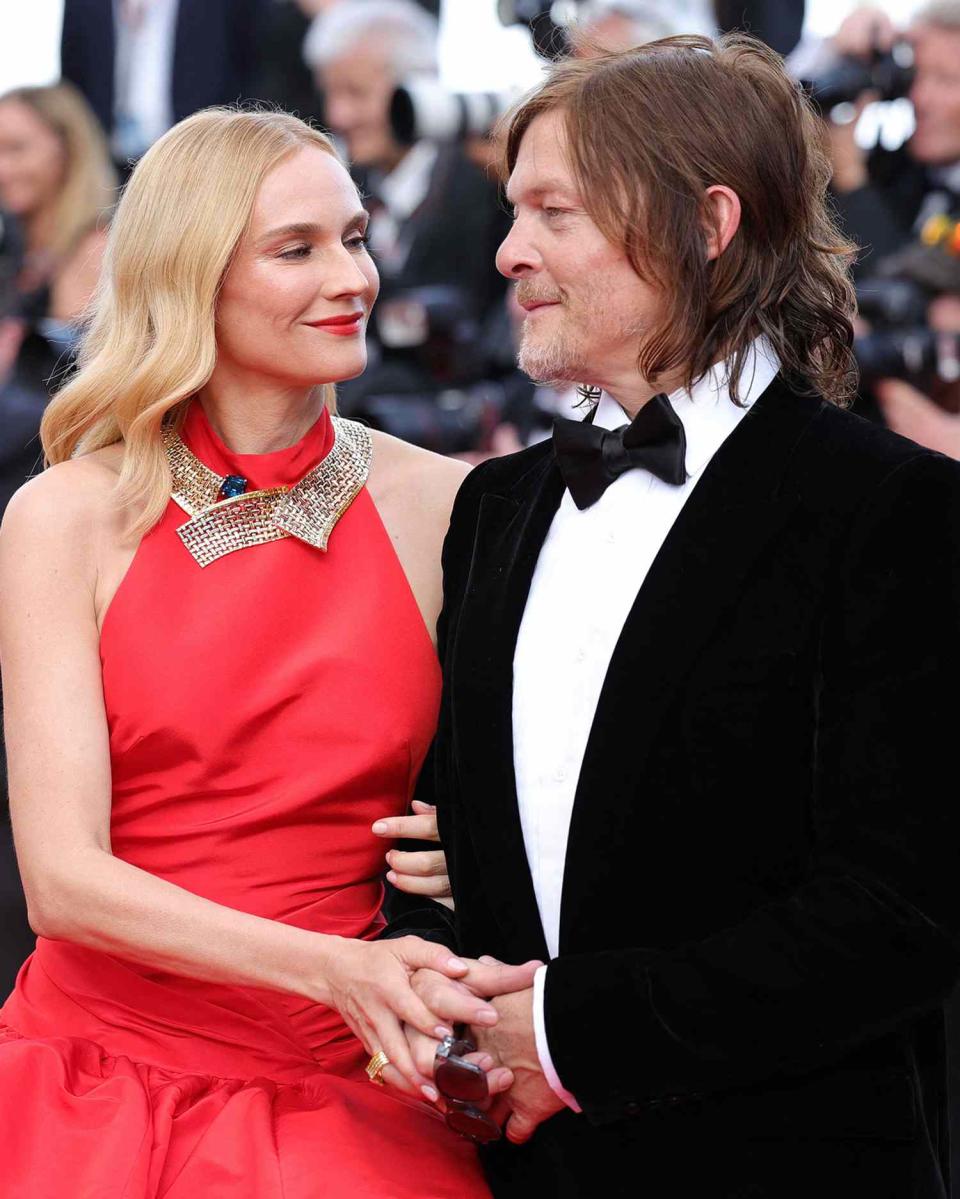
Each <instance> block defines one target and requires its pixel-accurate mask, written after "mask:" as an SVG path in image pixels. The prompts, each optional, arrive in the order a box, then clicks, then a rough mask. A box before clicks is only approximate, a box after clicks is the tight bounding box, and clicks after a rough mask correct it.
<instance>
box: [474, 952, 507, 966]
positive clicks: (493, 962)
mask: <svg viewBox="0 0 960 1199" xmlns="http://www.w3.org/2000/svg"><path fill="white" fill-rule="evenodd" d="M477 961H480V962H483V964H484V965H485V966H500V965H502V963H501V962H498V961H497V959H496V958H492V957H491V956H490V955H489V954H488V953H485V954H484V955H483V957H482V958H478V959H477Z"/></svg>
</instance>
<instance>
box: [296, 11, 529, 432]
mask: <svg viewBox="0 0 960 1199" xmlns="http://www.w3.org/2000/svg"><path fill="white" fill-rule="evenodd" d="M437 32H438V27H437V21H436V19H435V18H434V17H432V16H431V15H430V14H428V13H427V12H425V11H424V10H423V8H421V7H420V6H419V5H418V4H416V3H414V2H413V0H357V2H355V3H349V4H347V3H344V4H337V5H334V6H333V7H332V8H330V9H329V10H328V11H327V12H325V13H323V14H322V15H320V16H318V17H317V18H316V19H315V20H314V22H313V24H312V25H311V27H310V31H309V33H308V35H307V39H306V42H305V45H304V56H305V58H306V60H307V62H308V64H309V65H310V66H311V68H312V69H313V71H314V74H315V78H316V82H317V86H318V87H319V88H320V89H321V90H322V91H323V93H324V98H325V110H326V119H327V123H328V125H329V127H330V128H331V129H332V131H333V132H334V133H335V134H336V135H337V136H338V137H339V138H340V139H341V141H342V142H343V145H344V147H345V150H346V154H347V157H348V158H349V161H350V166H351V169H352V170H353V172H354V176H355V178H356V179H357V182H358V183H359V185H360V188H361V191H362V193H363V196H364V203H365V205H366V207H367V208H368V209H369V211H370V213H371V218H372V219H371V222H370V229H369V236H370V249H371V252H372V254H373V256H374V258H375V259H376V262H377V267H378V269H379V271H380V278H381V291H380V300H379V303H378V305H377V309H376V312H375V314H374V319H373V322H372V323H371V329H370V333H369V335H368V337H369V341H370V343H371V344H370V345H369V349H370V352H371V353H370V365H369V366H368V368H367V371H366V373H365V374H364V375H363V376H362V378H361V379H359V380H357V381H356V383H351V384H348V385H346V386H344V387H342V388H341V389H339V394H340V398H341V406H342V408H343V411H344V412H346V413H347V414H348V415H362V416H364V417H366V418H367V419H369V420H370V421H371V423H373V424H374V425H376V426H378V427H381V428H385V429H387V431H388V432H392V433H396V434H398V435H399V436H402V437H405V438H406V439H408V440H412V441H416V442H418V443H419V444H421V445H428V446H429V447H430V448H432V449H438V450H441V451H446V452H453V451H458V450H465V449H470V448H473V447H472V446H471V445H469V444H464V443H463V442H462V441H458V439H457V438H453V439H450V438H448V436H447V435H446V434H445V433H444V431H443V429H441V428H440V427H439V426H440V423H442V417H443V410H444V404H445V403H446V402H447V399H449V397H450V396H451V395H453V394H454V393H455V391H456V389H462V388H467V387H470V386H471V385H473V384H476V383H479V382H481V381H483V380H484V379H485V378H486V377H487V373H488V370H489V362H488V358H487V355H486V354H485V351H484V336H483V334H484V330H485V329H486V327H487V324H488V322H489V321H490V320H491V319H492V318H493V316H494V314H495V313H496V311H497V310H498V309H499V308H500V306H501V302H502V298H503V294H504V290H505V283H504V280H503V279H502V278H501V277H500V276H499V274H498V273H497V270H496V267H495V265H494V258H495V255H496V251H497V248H498V246H499V245H500V242H501V241H502V240H503V238H504V236H505V235H506V232H507V229H508V227H509V220H508V218H507V216H506V213H505V211H504V210H503V208H502V207H501V204H500V201H499V196H498V192H497V186H496V183H495V181H494V180H493V179H491V178H488V177H487V176H486V175H485V174H484V173H483V171H482V170H481V169H480V168H479V167H478V166H477V165H476V164H475V163H474V162H473V161H472V160H471V158H470V157H469V156H468V154H467V152H466V150H465V149H464V147H463V146H462V145H460V144H459V143H458V142H456V141H446V142H437V141H433V140H429V139H425V138H419V139H418V138H417V135H416V134H414V135H413V139H412V144H409V145H406V144H403V143H402V142H401V141H400V140H399V139H398V137H397V135H396V134H395V132H394V130H393V127H392V126H391V121H390V104H391V100H392V97H393V94H394V91H395V90H396V88H397V86H398V84H400V83H402V82H405V81H407V80H409V79H411V78H416V77H418V76H426V77H435V76H436V74H437ZM444 396H446V397H447V399H444ZM473 436H474V435H473V434H472V433H471V434H469V435H467V441H468V442H469V441H470V440H472V439H473Z"/></svg>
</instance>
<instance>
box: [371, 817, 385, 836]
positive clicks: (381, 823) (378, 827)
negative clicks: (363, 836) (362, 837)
mask: <svg viewBox="0 0 960 1199" xmlns="http://www.w3.org/2000/svg"><path fill="white" fill-rule="evenodd" d="M373 831H374V832H375V833H377V834H378V835H380V836H382V835H383V834H384V833H385V832H386V831H387V822H386V821H385V820H378V821H377V822H376V823H375V824H374V826H373Z"/></svg>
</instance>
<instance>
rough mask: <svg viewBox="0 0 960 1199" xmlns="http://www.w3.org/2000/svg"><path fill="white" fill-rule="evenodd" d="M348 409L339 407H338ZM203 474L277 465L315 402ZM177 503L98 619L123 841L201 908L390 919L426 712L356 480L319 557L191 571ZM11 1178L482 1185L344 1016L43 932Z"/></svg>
mask: <svg viewBox="0 0 960 1199" xmlns="http://www.w3.org/2000/svg"><path fill="white" fill-rule="evenodd" d="M339 427H341V428H342V427H343V426H342V425H341V426H339ZM182 438H183V443H184V444H185V445H186V446H187V447H188V448H189V449H190V450H191V451H192V452H193V454H194V455H196V458H197V459H199V460H200V462H202V463H203V464H205V466H206V467H208V468H211V469H212V471H213V472H215V474H216V475H217V476H229V475H239V476H243V477H244V478H245V479H247V480H248V481H249V485H250V487H251V488H272V487H277V486H288V487H289V486H291V485H294V484H296V483H297V482H298V481H299V480H301V479H302V478H303V476H304V475H305V474H307V473H308V472H310V471H311V470H312V468H314V467H315V466H316V465H317V464H318V463H319V462H320V461H321V460H323V459H324V458H325V457H326V455H327V454H328V453H329V452H330V450H331V447H332V446H333V443H334V439H335V431H334V422H333V421H332V420H331V418H330V416H329V415H328V414H327V413H324V415H323V416H322V417H321V419H320V420H319V421H318V422H317V424H316V425H315V426H314V427H313V428H312V429H311V430H310V432H309V433H308V434H307V435H306V436H305V437H304V439H303V440H302V441H301V442H299V443H298V444H297V445H295V446H292V447H290V448H289V449H285V450H281V451H279V452H277V453H270V454H257V455H246V454H244V455H238V454H234V453H232V452H231V451H230V450H228V449H227V447H226V446H225V445H224V444H223V442H222V441H221V440H220V439H219V438H218V437H217V435H216V434H215V433H214V431H213V429H212V428H211V427H210V425H209V423H208V421H207V419H206V416H205V414H204V412H203V409H202V407H201V405H200V404H199V403H196V402H195V403H193V404H192V405H191V407H190V410H189V412H188V415H187V419H186V421H185V424H184V428H183V431H182ZM188 519H189V518H188V516H187V514H186V513H185V512H184V510H183V509H182V508H181V507H180V506H179V505H178V504H177V503H175V502H174V501H173V500H171V502H170V504H169V505H168V507H167V510H166V513H165V515H164V517H163V518H162V520H161V521H160V523H159V524H158V525H157V526H156V527H155V528H154V529H152V530H151V531H150V532H149V533H148V534H147V535H146V536H145V537H144V539H143V541H142V542H141V545H140V547H139V549H138V550H137V553H136V556H135V557H134V560H133V563H132V565H131V567H130V569H129V571H128V573H127V575H126V577H125V578H124V580H123V582H122V583H121V585H120V588H119V590H118V592H117V594H116V596H115V598H114V600H113V602H112V604H111V607H110V609H109V611H108V613H107V616H106V618H105V622H104V627H103V632H102V637H101V660H102V665H103V691H104V700H105V705H106V713H107V719H108V723H109V734H110V754H111V763H112V771H113V804H112V816H111V837H112V847H113V852H114V854H115V855H116V856H117V857H119V858H122V859H124V860H125V861H127V862H130V863H132V864H133V865H135V866H139V867H141V868H142V869H143V870H147V871H149V872H150V873H151V874H154V875H156V876H158V877H159V878H163V879H167V880H169V881H170V882H172V883H176V884H177V885H178V886H180V887H183V888H184V889H185V890H187V891H190V892H192V893H194V894H196V895H202V896H204V897H206V898H207V899H210V900H213V901H214V902H216V903H219V904H224V905H225V906H227V907H231V908H235V909H238V910H241V911H244V912H251V913H254V914H256V915H258V916H264V917H267V918H268V919H271V920H277V921H281V922H283V923H286V924H292V925H295V926H297V927H300V928H306V929H312V930H314V931H317V932H323V933H335V934H338V935H340V936H345V937H360V938H367V939H369V938H372V937H375V936H376V935H377V932H378V931H379V930H380V929H381V928H382V926H383V919H382V917H381V915H380V906H381V902H382V898H383V888H382V884H381V874H382V871H383V869H384V862H383V854H384V845H383V843H382V842H381V841H380V840H379V839H378V838H376V837H375V836H374V835H373V834H372V833H371V831H370V825H371V823H372V822H373V821H374V820H376V819H377V818H378V817H381V816H391V815H397V814H400V813H402V812H403V811H405V809H406V806H407V803H408V801H409V798H410V795H411V791H412V788H413V785H414V781H415V779H416V776H417V772H418V770H419V768H420V765H421V763H422V761H423V758H424V755H425V753H426V750H427V746H428V744H429V742H430V738H431V736H432V733H433V729H434V724H435V720H436V715H437V707H438V702H439V689H440V675H439V667H438V664H437V660H436V656H435V653H434V650H433V646H432V645H431V643H430V638H429V636H428V634H427V631H426V628H425V626H424V623H423V620H422V618H421V615H420V611H419V609H418V607H417V604H416V601H415V600H414V597H413V594H412V592H411V590H410V587H409V585H408V583H407V580H406V577H405V575H404V573H403V570H402V567H401V565H400V563H399V561H398V559H397V556H396V554H395V552H394V549H393V546H392V545H391V542H390V539H389V536H388V534H387V532H386V530H385V529H384V526H383V524H382V523H381V521H380V518H379V516H378V514H377V511H376V508H375V507H374V504H373V501H372V499H371V497H370V495H369V493H368V491H367V490H366V488H365V487H363V488H361V489H360V490H359V492H357V494H356V496H355V498H354V499H353V501H352V503H350V506H349V507H348V508H347V509H346V511H345V512H344V513H343V514H342V516H341V517H340V519H339V521H338V523H337V524H336V527H335V529H334V530H333V532H332V535H331V536H330V540H329V545H328V548H327V551H326V552H323V551H322V550H321V549H319V548H315V547H314V546H313V545H311V544H308V542H307V541H306V540H302V539H300V538H299V537H294V536H284V537H281V538H280V539H276V540H272V541H268V542H266V543H264V544H256V545H249V546H247V548H244V549H241V550H239V552H233V553H228V554H226V555H225V556H222V557H219V558H217V559H216V560H215V561H212V562H211V563H210V565H208V566H206V567H204V568H202V569H201V567H200V566H199V565H198V563H197V561H195V560H194V557H193V556H191V552H190V551H188V549H187V548H186V545H185V543H184V541H182V540H181V536H180V534H179V533H178V529H179V528H180V527H181V526H183V525H184V523H185V522H186V521H187V520H188ZM0 1021H2V1023H0V1194H2V1195H3V1197H4V1199H148V1197H149V1199H154V1197H156V1199H221V1197H222V1199H321V1197H322V1199H341V1197H342V1199H387V1197H390V1199H394V1197H396V1199H431V1197H434V1196H436V1197H438V1199H439V1197H441V1196H444V1197H446V1196H449V1197H451V1199H452V1197H454V1196H455V1197H456V1199H473V1197H477V1199H479V1197H481V1196H486V1195H488V1191H487V1188H486V1186H485V1185H484V1183H483V1181H482V1176H481V1173H480V1169H479V1166H478V1164H477V1159H476V1155H475V1151H474V1149H473V1147H472V1146H471V1145H470V1144H468V1143H467V1142H465V1141H463V1140H461V1139H459V1138H458V1137H457V1136H455V1135H454V1134H453V1133H452V1132H450V1131H449V1130H448V1129H447V1128H446V1126H445V1124H444V1123H443V1120H442V1119H441V1118H440V1117H439V1116H438V1115H437V1113H436V1112H434V1111H433V1110H432V1109H431V1108H429V1107H428V1106H427V1105H425V1104H420V1103H415V1102H412V1101H407V1100H405V1099H403V1098H399V1097H396V1096H395V1095H394V1094H392V1093H390V1092H388V1091H386V1090H381V1089H378V1088H377V1087H374V1086H371V1084H370V1083H369V1081H368V1080H367V1078H366V1075H365V1074H364V1070H363V1067H364V1065H365V1063H366V1060H367V1056H366V1054H365V1052H364V1050H363V1047H362V1046H361V1044H360V1043H359V1041H357V1040H356V1038H355V1037H354V1036H353V1035H352V1033H351V1032H350V1031H349V1029H348V1028H347V1027H346V1025H345V1024H344V1022H343V1021H342V1019H341V1018H340V1015H339V1013H338V1012H336V1011H334V1010H332V1009H330V1008H327V1007H323V1006H320V1005H317V1004H315V1003H311V1002H308V1001H307V1000H305V999H302V998H300V997H297V996H294V995H289V994H285V993H281V992H277V991H271V990H267V989H261V988H255V987H244V986H230V985H223V984H217V983H209V982H202V981H199V980H196V979H191V978H185V977H181V976H178V975H174V974H169V973H165V972H164V971H162V970H160V969H155V968H152V967H149V966H143V965H137V964H135V963H133V962H130V961H126V960H124V959H122V958H120V957H116V956H113V955H111V954H107V953H103V952H100V951H97V950H94V949H90V948H85V947H83V946H79V945H73V944H70V943H68V942H64V941H51V940H47V939H45V938H43V937H40V938H38V940H37V948H36V952H35V953H34V954H33V955H32V956H31V957H30V958H29V959H28V961H27V962H26V964H25V965H24V967H23V969H22V970H21V972H20V975H19V978H18V980H17V984H16V987H15V989H14V991H13V993H12V995H11V996H10V998H9V999H8V1000H7V1002H6V1004H5V1005H4V1007H3V1009H2V1011H0Z"/></svg>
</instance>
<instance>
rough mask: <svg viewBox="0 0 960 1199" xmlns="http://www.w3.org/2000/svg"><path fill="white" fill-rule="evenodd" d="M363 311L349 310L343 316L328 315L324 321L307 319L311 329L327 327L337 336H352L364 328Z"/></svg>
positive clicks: (326, 328)
mask: <svg viewBox="0 0 960 1199" xmlns="http://www.w3.org/2000/svg"><path fill="white" fill-rule="evenodd" d="M363 317H364V314H363V313H362V312H347V313H345V314H344V315H343V316H328V317H327V318H326V320H322V321H306V322H305V323H306V324H307V325H309V326H310V328H311V329H325V330H326V332H327V333H332V334H333V335H334V336H335V337H352V336H353V335H354V334H355V333H359V332H360V330H361V329H362V328H363Z"/></svg>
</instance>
